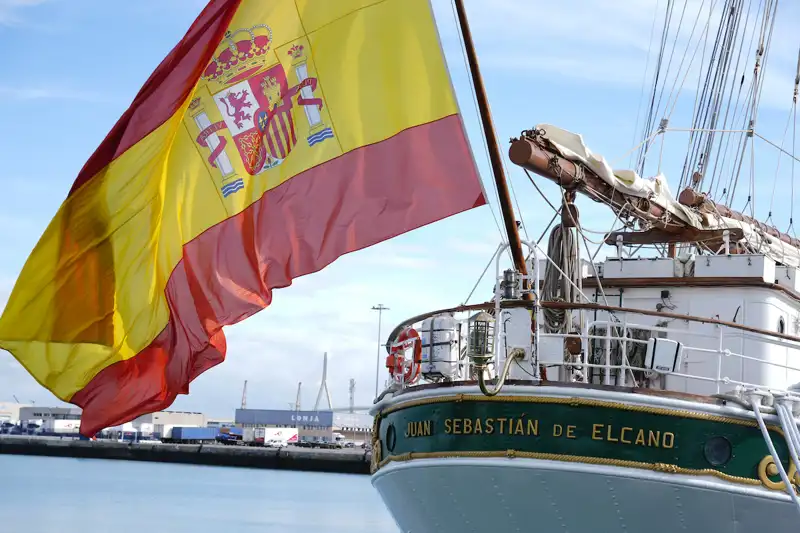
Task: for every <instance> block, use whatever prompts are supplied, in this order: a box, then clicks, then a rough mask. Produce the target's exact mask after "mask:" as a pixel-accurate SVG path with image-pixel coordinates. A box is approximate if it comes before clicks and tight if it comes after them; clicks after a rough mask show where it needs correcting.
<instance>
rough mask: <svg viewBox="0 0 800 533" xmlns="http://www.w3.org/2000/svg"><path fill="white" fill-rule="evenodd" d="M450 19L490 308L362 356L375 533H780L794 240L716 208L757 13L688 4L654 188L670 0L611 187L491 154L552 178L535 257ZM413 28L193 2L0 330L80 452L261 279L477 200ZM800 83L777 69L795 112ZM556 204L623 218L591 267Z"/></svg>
mask: <svg viewBox="0 0 800 533" xmlns="http://www.w3.org/2000/svg"><path fill="white" fill-rule="evenodd" d="M453 1H454V7H455V10H456V13H457V20H458V21H459V26H460V33H461V36H462V37H463V45H464V47H465V49H466V53H467V60H468V65H469V70H470V74H471V77H472V82H473V87H474V89H475V93H476V98H477V101H478V108H479V112H480V117H481V122H482V126H483V130H484V134H485V137H486V138H485V142H486V147H487V148H488V152H489V156H490V161H491V166H492V171H493V176H494V183H495V185H496V188H497V194H498V200H499V204H500V208H501V211H502V217H503V223H504V227H505V239H504V242H502V243H501V245H500V246H498V249H497V252H496V253H495V255H494V257H493V260H494V263H495V286H494V296H493V298H492V299H491V300H490V301H488V302H486V303H481V304H471V305H466V304H464V305H459V306H455V307H452V308H448V309H439V310H433V311H431V312H428V313H425V314H423V315H419V316H415V317H411V318H409V319H407V320H405V321H403V322H401V323H400V324H398V325H397V326H396V328H395V329H394V330H393V332H392V333H391V334H390V336H389V339H388V341H387V343H386V346H387V350H388V354H387V359H386V366H387V369H388V371H389V376H390V380H389V381H390V383H389V385H388V386H387V387H386V388H385V390H383V391H382V392H380V394H379V395H378V396H377V397H376V398H375V402H374V406H373V408H372V412H373V414H374V416H375V423H374V428H373V434H372V471H373V473H372V483H373V485H374V486H375V487H376V489H377V490H378V492H379V493H380V495H381V497H382V498H383V500H384V502H385V504H386V506H387V508H388V509H389V511H390V512H391V514H392V515H393V516H394V518H395V520H396V521H397V523H398V525H399V526H400V528H401V529H402V531H404V532H414V533H424V532H442V531H445V532H449V531H453V532H459V533H460V532H465V531H480V532H486V531H491V532H496V533H505V532H509V533H510V532H514V531H523V530H530V529H533V528H535V529H537V530H541V531H545V532H554V531H571V532H573V533H588V532H590V531H591V532H609V531H637V532H638V531H648V532H650V533H666V532H670V533H672V532H673V531H690V532H700V531H708V530H712V531H755V530H757V529H760V528H763V527H765V526H766V527H769V529H770V530H771V531H773V532H778V533H784V532H788V531H794V530H796V525H794V524H796V523H797V518H798V517H797V514H796V513H797V511H798V509H800V500H798V495H797V491H798V488H799V487H800V473H798V465H800V459H799V458H798V455H799V452H800V433H799V432H798V427H797V416H798V414H800V403H798V400H799V399H800V386H798V385H797V383H800V365H798V364H797V363H795V361H794V360H795V359H797V356H798V354H797V351H798V349H800V337H798V336H797V334H798V327H800V270H799V269H800V241H799V240H798V239H797V238H796V237H795V236H793V235H792V234H790V233H793V232H791V228H792V226H791V225H790V227H789V229H787V230H786V231H783V232H782V231H779V230H777V229H776V228H774V227H773V226H772V225H770V224H771V223H770V220H769V219H768V220H767V221H765V222H761V221H759V220H757V219H756V217H755V211H754V208H753V203H752V202H748V203H747V205H746V207H748V206H749V208H750V214H749V215H748V214H746V213H745V212H743V211H737V210H735V209H734V208H733V207H732V205H733V202H734V200H735V199H736V198H737V197H736V195H735V189H736V185H737V184H738V182H739V177H740V175H741V174H742V169H743V168H744V167H745V163H749V167H750V169H749V170H750V174H751V177H750V178H751V183H750V192H751V193H752V192H754V190H755V169H756V165H755V160H754V158H753V155H752V152H753V151H754V149H753V143H754V141H755V139H756V138H760V137H759V133H758V130H757V128H756V125H757V116H758V114H757V111H758V108H759V106H758V103H759V101H760V95H761V92H762V89H763V67H764V65H765V63H766V58H767V56H768V51H769V49H770V45H771V42H772V41H771V36H772V28H773V27H774V23H775V19H776V13H777V10H776V7H777V0H765V1H764V2H762V3H761V5H760V6H758V7H757V8H755V9H753V5H752V4H753V2H750V3H749V4H748V5H747V6H745V2H743V1H740V0H724V1H723V2H722V5H717V3H716V1H712V2H711V5H710V6H709V7H708V14H707V16H706V17H705V18H706V20H705V24H703V23H702V22H703V17H702V16H698V17H696V18H695V19H694V20H695V26H694V29H692V33H693V34H694V31H695V29H698V31H699V32H700V33H699V35H700V38H699V39H698V42H702V43H704V44H703V46H702V47H700V46H696V47H695V49H694V52H695V53H694V54H690V55H689V56H687V55H684V59H686V58H687V57H691V59H690V60H689V62H688V64H687V65H686V68H685V72H684V70H682V69H683V65H684V61H683V60H681V61H680V65H679V66H677V69H678V73H677V75H676V77H675V80H676V85H674V86H673V87H682V84H683V83H682V82H680V83H679V81H680V80H681V79H683V80H684V81H685V80H686V79H687V78H688V76H689V73H690V72H691V68H692V65H693V63H694V58H695V57H696V56H697V54H696V52H697V51H698V50H700V49H702V50H703V52H702V54H701V55H700V61H699V64H700V65H701V67H702V68H701V69H700V76H699V77H698V79H699V80H701V81H702V84H701V85H702V89H701V90H699V91H698V92H697V95H696V104H695V107H694V111H695V112H694V113H693V117H692V120H691V127H690V128H689V131H690V135H689V148H688V149H687V151H686V155H685V162H684V170H683V173H682V177H681V188H682V189H683V190H682V191H681V193H680V194H679V195H678V197H677V198H675V197H674V196H673V195H672V193H671V192H670V187H669V186H668V184H667V180H666V178H664V177H663V176H662V175H661V174H659V175H657V176H656V177H655V178H653V179H646V178H643V177H642V176H643V175H644V173H645V164H646V162H647V161H648V157H650V158H652V157H653V152H654V150H655V148H656V147H658V150H659V158H661V153H663V147H664V142H663V139H664V136H665V134H666V133H669V132H670V131H673V130H674V129H675V128H672V127H670V125H669V118H670V115H671V113H672V111H671V110H672V109H674V102H673V101H672V94H671V92H672V91H671V90H670V92H669V93H668V97H667V100H666V105H665V107H664V109H669V112H664V113H663V118H660V120H659V117H662V112H663V111H664V109H662V107H661V95H663V93H664V92H665V88H666V87H667V85H668V84H669V81H668V79H669V76H663V77H662V76H660V75H659V74H660V73H662V70H666V72H667V73H668V72H669V70H670V65H671V64H672V61H671V57H672V54H671V53H667V43H668V42H670V40H671V39H670V38H669V36H670V33H669V32H668V29H669V27H670V24H671V22H670V21H672V20H673V19H674V18H673V15H675V11H676V10H675V2H673V1H672V0H668V1H667V3H666V4H667V7H666V9H667V12H666V16H665V25H664V26H665V29H664V31H663V32H662V38H661V45H660V50H659V51H658V54H657V55H658V58H659V59H658V61H657V68H656V69H655V74H654V76H653V78H654V83H653V88H652V93H651V95H650V96H651V98H650V101H651V105H650V109H649V111H648V113H647V116H646V119H645V120H644V122H643V124H644V125H643V131H644V134H643V135H642V137H643V141H642V142H641V144H640V145H639V146H638V147H637V149H638V155H637V165H636V167H637V168H636V170H635V171H634V170H629V171H624V170H619V169H614V168H612V167H611V165H609V164H608V162H607V161H606V160H605V159H604V158H603V157H601V156H599V155H597V154H594V153H593V152H592V151H591V150H590V149H589V148H588V147H587V146H586V144H585V143H584V141H583V139H582V137H581V136H580V135H577V134H575V133H572V132H569V131H567V130H565V129H562V128H559V127H557V126H554V125H549V124H539V125H537V126H535V127H533V128H532V129H528V130H524V131H523V132H522V133H521V135H520V136H519V137H517V138H515V139H514V140H513V141H512V142H511V145H510V146H509V149H508V157H509V159H510V160H511V162H512V163H513V164H515V165H517V166H518V167H520V168H522V169H524V170H525V171H526V172H530V173H533V174H536V175H538V176H540V177H543V178H545V179H546V180H549V181H551V182H554V183H555V184H556V185H557V187H558V192H559V196H560V201H559V203H560V206H559V207H555V206H553V208H554V211H556V217H555V218H556V219H558V222H559V223H558V224H557V225H556V226H555V227H554V228H553V229H552V231H551V233H550V238H549V242H548V244H547V246H546V247H545V248H543V247H541V246H540V245H539V244H538V243H537V242H530V241H527V240H526V241H523V240H522V239H521V238H520V233H519V229H518V226H517V220H516V216H515V214H514V210H513V208H512V202H511V198H510V193H509V187H508V185H507V182H506V177H505V172H504V168H503V167H504V164H503V157H502V155H501V153H500V150H499V145H498V142H497V138H496V134H495V132H494V127H493V122H492V118H491V114H490V110H489V105H488V102H487V98H486V94H485V89H484V87H483V82H482V79H481V76H480V72H479V68H478V61H477V55H476V52H475V48H474V46H473V44H472V37H471V34H470V31H469V25H468V23H467V17H466V12H465V9H464V5H463V0H453ZM703 5H705V2H704V3H703ZM715 6H716V9H714V7H715ZM702 9H703V7H702V6H701V11H702ZM684 11H685V9H684ZM678 19H679V20H680V21H683V20H684V14H683V13H682V14H681V15H680V16H679V17H678ZM690 19H691V17H690ZM687 20H689V19H687ZM679 24H680V23H679ZM715 28H716V30H715ZM367 30H369V31H367ZM715 31H716V38H715V39H711V36H712V35H713V34H714V32H715ZM751 36H752V37H753V38H754V40H753V43H752V45H751V44H748V43H749V37H751ZM437 39H438V35H436V28H435V24H434V23H433V21H432V17H431V13H430V5H429V3H428V2H427V1H426V0H414V1H412V0H402V1H401V0H394V1H392V0H384V1H382V2H374V1H371V0H362V2H356V1H353V2H330V1H318V2H293V1H289V0H285V1H278V0H275V1H274V2H269V3H265V2H259V1H256V0H210V1H209V2H208V5H207V6H206V8H205V9H204V10H203V12H202V13H201V14H200V16H199V17H198V18H197V20H196V21H195V23H194V24H193V26H192V27H191V28H190V30H189V32H187V34H186V36H185V37H184V38H183V39H182V40H181V42H180V43H179V44H178V45H177V46H176V47H175V48H174V49H173V50H172V52H170V54H169V55H168V56H167V58H166V59H165V60H164V61H163V62H162V63H161V64H160V65H159V67H158V68H157V69H156V71H155V72H154V74H153V75H152V76H151V78H150V79H149V80H148V81H147V83H146V84H145V85H144V87H143V88H142V90H141V91H140V92H139V94H138V95H137V96H136V98H135V99H134V102H133V103H132V105H131V107H130V108H129V109H128V111H126V112H125V114H124V115H123V116H122V118H121V119H120V120H119V121H118V122H117V124H116V125H115V126H114V128H113V129H112V131H111V132H110V133H109V135H108V136H107V137H106V139H105V140H104V141H103V143H102V144H101V146H100V148H99V149H98V150H97V151H96V152H95V154H94V155H93V156H92V157H91V158H90V160H89V161H88V162H87V164H86V166H85V167H84V168H83V169H82V170H81V172H80V174H79V175H78V178H77V179H76V181H75V183H74V185H73V187H72V189H71V190H70V193H69V196H68V198H67V200H65V203H64V204H63V205H62V208H61V209H60V210H59V212H58V213H57V215H56V217H55V218H54V219H53V221H52V222H51V224H50V226H49V227H48V229H47V230H46V231H45V234H44V235H43V236H42V239H41V240H40V242H39V243H38V244H37V246H36V248H35V249H34V251H33V253H32V254H31V256H30V257H29V259H28V261H27V263H26V265H25V267H24V268H23V271H22V273H21V275H20V277H19V279H18V281H17V284H16V286H15V288H14V291H13V293H12V295H11V297H10V298H9V302H8V304H7V306H6V307H5V309H4V312H3V315H2V317H0V347H2V348H3V349H7V350H8V351H10V352H11V353H12V354H13V355H14V356H15V357H16V358H17V359H18V360H19V361H20V362H21V363H22V364H23V365H24V366H25V368H26V369H27V370H28V371H29V372H30V373H31V374H32V375H33V376H34V377H35V378H36V379H37V380H38V381H39V382H40V383H42V384H43V386H45V387H47V388H48V389H49V390H51V391H53V392H54V394H56V395H57V396H58V397H59V398H61V399H63V400H65V401H69V402H71V403H74V404H76V405H79V406H81V407H82V408H83V418H82V420H81V432H82V433H83V434H84V435H86V436H92V435H94V434H95V433H97V432H98V431H99V430H101V429H102V428H105V427H110V426H113V425H118V424H121V423H124V422H126V421H130V420H132V419H134V418H136V417H137V416H138V415H140V414H143V413H146V412H153V411H157V410H161V409H164V408H166V407H167V406H169V405H170V404H171V403H172V402H173V401H174V399H175V398H176V396H177V395H178V394H186V393H188V389H189V384H190V383H191V382H192V380H194V379H195V378H196V377H197V376H199V375H200V374H201V373H203V372H205V371H206V370H208V369H210V368H211V367H213V366H215V365H217V364H219V363H221V362H222V361H223V360H224V358H225V350H226V343H225V338H224V335H223V333H222V328H223V327H224V326H226V325H230V324H234V323H236V322H238V321H240V320H243V319H244V318H245V317H248V316H251V315H252V314H254V313H256V312H257V311H259V310H261V309H263V308H264V307H266V306H267V305H269V303H270V302H271V298H272V290H273V289H275V288H280V287H286V286H288V285H290V284H291V281H292V279H293V278H296V277H299V276H302V275H307V274H310V273H313V272H316V271H318V270H321V269H322V268H325V267H326V266H327V265H328V264H330V263H331V262H333V261H334V260H335V259H336V258H337V257H340V256H342V255H344V254H346V253H349V252H353V251H356V250H359V249H362V248H365V247H367V246H370V245H372V244H376V243H378V242H381V241H385V240H388V239H390V238H392V237H394V236H396V235H399V234H401V233H404V232H407V231H410V230H412V229H415V228H418V227H421V226H423V225H425V224H428V223H432V222H434V221H436V220H440V219H442V218H446V217H449V216H453V215H455V214H457V213H459V212H463V211H465V210H467V209H471V208H475V207H480V206H482V205H484V203H485V197H484V193H483V191H482V189H481V187H480V183H479V181H478V176H477V172H476V169H475V165H474V164H473V163H474V161H473V160H472V159H471V158H470V154H469V151H468V147H467V142H466V138H465V133H464V129H463V123H462V122H461V117H460V114H459V112H458V110H457V106H456V105H455V101H454V97H453V95H452V94H451V89H452V87H451V86H449V85H447V83H448V82H449V80H448V79H447V76H446V66H445V65H444V62H443V60H442V58H441V57H440V56H439V55H438V54H436V53H435V52H432V50H434V49H435V46H436V45H438V42H437ZM413 40H416V41H417V42H418V43H417V44H420V45H419V46H406V45H405V44H406V43H408V42H412V41H413ZM423 41H424V44H425V46H422V43H423ZM709 42H711V43H712V44H711V45H710V46H709V47H708V54H707V55H706V45H705V43H709ZM432 47H433V48H432ZM674 48H675V45H673V51H674ZM750 51H755V53H754V55H753V56H752V57H753V58H754V59H753V61H754V62H753V63H748V61H749V60H747V59H744V60H742V62H741V65H740V61H739V60H740V59H741V58H742V57H746V53H749V52H750ZM667 57H669V58H670V59H666V63H665V61H664V60H665V58H667ZM704 58H706V59H704ZM376 65H381V68H377V67H376ZM385 65H395V66H397V65H400V66H402V68H396V67H393V68H383V66H385ZM745 65H747V68H748V69H749V72H750V73H749V75H745V74H742V77H741V81H739V72H740V67H741V68H742V69H744V68H745ZM662 67H663V68H662ZM799 70H800V69H799ZM742 72H743V70H742ZM320 80H324V83H323V81H320ZM323 84H324V85H325V87H326V88H327V89H326V90H325V91H323V88H322V86H323ZM748 84H749V89H746V87H747V86H748ZM799 85H800V72H798V74H797V76H796V77H795V83H794V95H793V106H792V109H793V111H795V110H796V100H797V93H798V86H799ZM323 93H325V94H323ZM365 95H368V97H365ZM675 101H676V102H677V96H676V97H675ZM726 108H727V109H726ZM387 110H388V111H389V112H387ZM729 111H732V112H731V113H729ZM334 115H335V116H336V119H337V120H334ZM354 117H355V118H354ZM338 119H341V120H338ZM656 122H658V124H657V125H656ZM334 123H335V124H334ZM737 128H738V129H737ZM658 142H660V143H661V144H660V145H659V144H658ZM775 148H776V149H778V150H779V151H780V153H781V154H784V155H785V157H786V158H787V159H789V158H790V159H791V165H792V168H794V162H795V160H796V157H795V156H794V154H793V153H792V152H789V151H787V150H784V149H783V148H782V147H781V146H777V145H776V146H775ZM748 153H750V156H749V159H748V158H747V157H746V156H747V155H748ZM727 174H729V175H730V177H731V180H732V181H731V182H730V183H731V186H730V187H723V191H722V193H721V194H718V190H719V187H720V184H721V183H723V182H724V180H722V179H721V178H720V176H723V175H727ZM745 174H746V172H745ZM537 179H538V178H537ZM531 181H532V183H533V184H534V185H536V187H537V188H538V184H537V183H536V181H535V180H534V179H533V177H532V176H531ZM579 193H580V194H582V195H583V196H587V197H588V198H590V199H591V200H594V201H595V202H600V203H602V204H604V205H607V206H608V207H610V208H611V211H612V212H613V213H614V214H615V219H616V220H619V221H622V223H623V225H624V227H625V229H624V230H622V231H611V232H609V233H608V234H607V235H606V236H605V238H604V242H605V243H607V244H608V245H610V246H612V247H613V248H614V249H615V250H616V255H615V256H611V257H608V258H606V259H605V260H602V261H596V260H595V258H594V257H589V256H584V255H583V249H584V248H586V246H585V244H586V243H585V241H586V236H585V233H586V231H587V229H586V228H585V227H584V226H583V224H582V222H581V217H580V214H579V211H578V209H577V207H576V203H575V202H576V199H577V197H578V195H579ZM726 202H727V203H726ZM770 218H771V217H770ZM132 221H133V222H132ZM582 245H584V246H582ZM643 246H648V247H653V248H655V249H656V250H662V252H659V253H658V254H656V255H655V256H654V257H640V256H638V255H636V254H637V253H638V252H637V250H638V249H639V248H640V247H643ZM634 247H635V248H634ZM506 252H508V253H509V255H510V256H511V258H512V263H513V266H512V267H511V268H501V260H502V258H503V257H504V254H505V253H506ZM727 317H729V318H727ZM726 318H727V319H726Z"/></svg>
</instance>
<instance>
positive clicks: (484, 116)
mask: <svg viewBox="0 0 800 533" xmlns="http://www.w3.org/2000/svg"><path fill="white" fill-rule="evenodd" d="M454 1H455V5H456V11H457V12H458V23H459V26H460V27H461V34H462V35H463V36H464V47H465V48H466V50H467V61H468V63H469V70H470V75H471V76H472V83H473V85H474V87H475V96H476V98H477V100H478V110H479V112H480V115H481V122H482V123H483V131H484V132H485V133H486V143H487V145H488V148H489V159H490V161H491V164H492V173H493V174H494V181H495V183H496V184H497V193H498V196H499V197H500V211H501V212H502V213H503V222H505V226H506V234H507V235H508V242H509V244H510V245H511V256H512V257H513V259H514V267H515V268H516V269H517V271H519V272H520V273H521V274H523V275H527V274H528V268H527V265H526V264H525V254H524V253H523V252H522V242H521V241H520V238H519V230H518V229H517V221H516V218H515V217H514V208H513V207H512V205H511V196H510V195H509V193H508V184H507V182H506V176H505V172H504V171H503V162H502V159H501V158H500V157H501V156H500V147H499V146H498V144H497V134H496V133H495V131H494V126H493V125H492V112H491V111H490V109H489V101H488V100H487V98H486V89H485V88H484V86H483V78H482V77H481V72H480V68H479V67H478V57H477V56H476V54H475V45H474V44H473V42H472V32H470V29H469V23H468V22H467V13H466V11H465V9H464V1H463V0H454ZM524 297H525V299H526V300H529V299H531V294H530V293H525V295H524Z"/></svg>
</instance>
